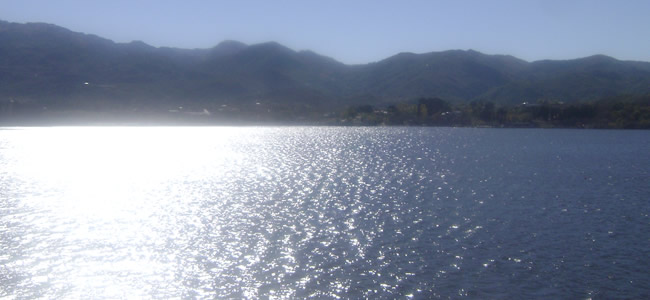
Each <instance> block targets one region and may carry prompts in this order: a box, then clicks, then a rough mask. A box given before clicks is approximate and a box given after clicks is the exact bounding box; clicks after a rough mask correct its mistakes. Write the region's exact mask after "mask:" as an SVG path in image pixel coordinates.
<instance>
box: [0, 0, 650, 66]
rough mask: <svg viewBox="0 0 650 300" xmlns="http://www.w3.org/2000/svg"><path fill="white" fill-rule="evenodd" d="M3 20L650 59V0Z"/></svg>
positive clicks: (272, 6) (286, 7)
mask: <svg viewBox="0 0 650 300" xmlns="http://www.w3.org/2000/svg"><path fill="white" fill-rule="evenodd" d="M0 19H2V20H5V21H11V22H20V23H23V22H47V23H53V24H56V25H60V26H63V27H66V28H68V29H71V30H73V31H79V32H84V33H92V34H96V35H99V36H102V37H105V38H108V39H111V40H114V41H116V42H129V41H132V40H142V41H144V42H145V43H147V44H150V45H153V46H169V47H180V48H209V47H212V46H214V45H216V44H218V43H219V42H220V41H222V40H226V39H233V40H239V41H242V42H245V43H248V44H252V43H260V42H265V41H271V40H274V41H278V42H280V43H282V44H284V45H286V46H288V47H290V48H293V49H295V50H303V49H310V50H313V51H315V52H318V53H320V54H323V55H327V56H331V57H333V58H335V59H337V60H339V61H342V62H345V63H367V62H372V61H377V60H380V59H383V58H386V57H388V56H391V55H394V54H396V53H399V52H415V53H423V52H430V51H442V50H449V49H474V50H477V51H481V52H484V53H488V54H511V55H514V56H517V57H519V58H522V59H525V60H529V61H532V60H538V59H569V58H577V57H583V56H588V55H592V54H606V55H610V56H613V57H616V58H618V59H624V60H643V61H650V0H612V1H600V0H576V1H571V0H511V1H506V0H502V1H495V0H490V1H487V0H475V1H471V0H449V1H434V0H430V1H424V0H422V1H419V0H410V1H408V0H407V1H397V0H395V1H383V0H356V1H355V0H347V1H338V0H326V1H315V0H313V1H312V0H284V1H283V0H259V1H252V0H251V1H247V0H236V1H235V0H233V1H208V0H206V1H198V0H179V1H171V0H155V1H154V0H111V1H93V0H84V1H82V0H57V1H53V0H0Z"/></svg>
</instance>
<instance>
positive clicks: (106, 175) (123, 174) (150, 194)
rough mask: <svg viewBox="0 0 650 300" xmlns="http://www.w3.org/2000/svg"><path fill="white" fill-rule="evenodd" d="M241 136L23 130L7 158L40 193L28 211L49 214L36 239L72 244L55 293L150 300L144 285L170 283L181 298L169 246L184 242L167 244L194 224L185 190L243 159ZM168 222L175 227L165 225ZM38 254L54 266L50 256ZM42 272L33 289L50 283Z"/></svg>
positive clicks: (210, 131) (221, 131) (228, 132)
mask: <svg viewBox="0 0 650 300" xmlns="http://www.w3.org/2000/svg"><path fill="white" fill-rule="evenodd" d="M239 130H240V129H237V128H217V129H215V128H192V129H191V130H188V129H187V128H175V127H168V128H167V127H152V128H147V127H142V128H130V127H122V128H119V127H118V128H111V127H81V128H80V127H72V128H64V127H61V128H38V129H29V130H25V131H22V132H21V135H18V136H16V137H17V139H16V143H15V145H14V146H15V147H13V148H12V149H8V150H6V151H4V154H5V155H6V156H8V160H10V161H11V162H12V163H13V165H11V166H10V169H11V170H12V172H15V173H16V174H15V176H16V177H17V178H22V180H24V181H26V182H30V184H29V185H28V186H31V187H33V188H32V190H33V191H25V195H26V197H25V198H24V199H23V202H24V203H25V204H26V205H29V206H30V207H34V208H38V209H39V210H42V211H43V214H46V215H44V216H43V217H44V219H43V220H42V221H41V222H39V221H38V219H35V222H34V224H33V225H34V226H36V227H39V228H38V229H37V232H49V231H53V230H54V231H56V232H58V233H59V234H57V235H56V236H57V237H58V238H59V239H60V240H59V241H58V242H57V243H58V244H65V245H68V246H66V247H64V248H65V251H63V252H61V253H58V254H56V257H60V258H59V259H58V260H62V261H60V262H57V264H59V267H58V269H60V270H61V272H62V273H63V274H66V275H65V278H63V277H62V278H59V281H58V283H57V282H51V283H50V284H52V285H53V286H59V289H65V288H66V285H67V288H69V286H70V285H73V286H74V288H73V290H74V291H75V292H76V293H79V294H78V295H77V296H79V297H80V298H83V297H84V296H88V295H92V293H98V294H101V295H102V297H109V298H110V297H117V298H122V297H125V296H127V297H128V296H134V297H142V296H151V295H149V294H147V292H146V291H144V290H143V286H142V285H143V284H144V285H146V282H150V283H151V282H168V284H167V285H168V286H174V285H177V286H176V287H175V288H173V289H172V290H179V289H181V287H182V285H183V283H182V282H177V281H175V277H176V275H175V274H174V270H175V267H174V265H175V264H177V263H178V257H170V256H169V255H168V253H169V252H165V247H168V245H167V243H168V241H170V239H171V240H182V237H180V236H173V235H172V236H168V235H169V234H170V233H171V234H181V233H182V231H180V230H178V229H175V228H172V227H174V226H184V225H183V224H191V223H192V222H193V221H192V220H190V219H189V218H196V217H195V216H194V215H196V214H192V213H183V211H184V210H186V207H188V205H187V204H184V201H185V202H186V201H191V197H188V196H189V195H190V194H191V193H189V192H188V191H186V190H184V189H183V186H184V183H185V182H195V181H201V180H204V177H205V175H206V173H210V177H211V178H212V179H213V180H214V179H216V178H215V176H217V177H218V176H219V174H220V171H221V170H222V169H223V168H220V167H222V166H223V165H224V164H226V163H228V164H231V165H232V164H233V162H236V161H238V160H241V159H242V156H241V155H240V154H238V153H237V152H236V151H235V150H234V149H233V148H232V145H233V143H232V142H233V140H235V139H237V136H238V133H239V132H238V131H239ZM190 192H191V191H190ZM174 211H177V212H178V213H173V212H174ZM169 216H173V217H174V218H175V219H176V220H168V219H169ZM48 218H49V220H46V219H48ZM52 218H56V219H57V220H58V221H56V222H57V224H59V225H58V226H57V227H56V228H50V226H51V224H52ZM186 219H187V220H186ZM41 227H42V228H41ZM52 236H54V235H53V234H52V235H50V238H51V237H52ZM161 251H162V252H161ZM165 253H167V254H165ZM36 255H38V256H42V257H43V258H45V257H50V259H52V256H51V255H50V254H47V253H39V254H36ZM79 258H83V259H79ZM37 269H38V268H37ZM37 269H34V270H33V272H34V274H32V275H33V276H32V277H33V279H32V281H34V280H36V279H38V278H45V279H44V280H47V278H48V277H47V276H46V275H43V276H38V275H37V273H39V272H42V271H39V270H40V269H38V270H37ZM45 274H47V273H45ZM156 278H158V279H156ZM145 281H146V282H145ZM62 282H65V284H63V285H61V283H62ZM157 289H161V288H160V287H159V288H157ZM163 290H164V289H163ZM70 296H74V295H70Z"/></svg>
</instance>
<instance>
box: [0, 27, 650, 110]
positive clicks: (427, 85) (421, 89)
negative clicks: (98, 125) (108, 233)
mask: <svg viewBox="0 0 650 300" xmlns="http://www.w3.org/2000/svg"><path fill="white" fill-rule="evenodd" d="M648 93H650V63H648V62H636V61H620V60H617V59H614V58H611V57H608V56H604V55H595V56H590V57H585V58H580V59H572V60H562V61H559V60H555V61H554V60H542V61H535V62H527V61H524V60H521V59H518V58H515V57H512V56H508V55H486V54H483V53H480V52H477V51H473V50H468V51H463V50H449V51H443V52H430V53H424V54H413V53H400V54H397V55H394V56H391V57H389V58H386V59H384V60H381V61H378V62H374V63H369V64H363V65H346V64H343V63H340V62H338V61H336V60H334V59H332V58H329V57H326V56H322V55H319V54H317V53H315V52H312V51H294V50H292V49H289V48H287V47H285V46H283V45H280V44H278V43H276V42H269V43H262V44H255V45H246V44H243V43H241V42H237V41H224V42H221V43H219V44H218V45H217V46H215V47H213V48H210V49H178V48H167V47H160V48H156V47H152V46H150V45H147V44H145V43H143V42H139V41H134V42H131V43H115V42H113V41H111V40H108V39H104V38H101V37H98V36H95V35H90V34H83V33H77V32H73V31H70V30H68V29H65V28H62V27H59V26H55V25H50V24H43V23H27V24H18V23H9V22H4V21H0V103H2V102H7V101H12V102H19V103H31V104H34V105H36V106H44V107H64V108H67V109H71V108H75V109H104V108H117V109H119V108H123V109H139V108H144V107H148V108H151V107H158V108H160V109H170V108H174V107H178V106H187V107H196V108H206V107H207V108H210V109H211V108H214V107H221V106H227V105H231V106H232V105H255V104H259V103H271V104H273V105H275V106H287V107H288V106H291V107H303V108H305V109H310V108H332V107H342V106H345V105H358V104H371V105H385V104H390V103H398V102H402V101H413V99H416V98H418V97H440V98H443V99H445V100H448V101H452V102H454V101H455V102H462V101H464V102H469V101H477V100H478V101H481V100H482V101H492V102H495V103H498V104H514V103H521V102H524V101H529V102H534V101H538V100H553V101H563V102H567V103H570V102H578V101H591V100H595V99H599V98H602V97H606V96H614V95H619V94H648Z"/></svg>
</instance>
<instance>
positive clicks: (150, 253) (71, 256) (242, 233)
mask: <svg viewBox="0 0 650 300" xmlns="http://www.w3.org/2000/svg"><path fill="white" fill-rule="evenodd" d="M649 153H650V132H649V131H596V130H540V129H533V130H528V129H514V130H510V129H454V128H327V127H314V128H312V127H287V128H282V127H278V128H255V127H248V128H247V127H243V128H228V127H207V128H197V127H186V128H182V127H181V128H162V127H156V128H110V127H106V128H25V129H20V128H5V129H1V130H0V296H9V298H10V299H11V298H14V297H15V298H19V299H20V298H33V297H43V298H80V299H81V298H111V299H112V298H127V297H134V298H178V297H181V298H258V297H280V298H283V297H285V298H304V297H319V298H336V297H343V298H354V299H356V298H364V297H367V298H401V297H413V298H436V297H440V298H460V297H463V296H467V297H469V298H541V299H552V298H570V299H586V298H637V299H640V298H647V297H650V271H649V270H650V255H649V254H650V234H649V233H648V230H649V229H650V226H649V225H650V219H649V218H648V214H649V213H650V209H649V205H648V200H649V196H648V195H650V155H649Z"/></svg>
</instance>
